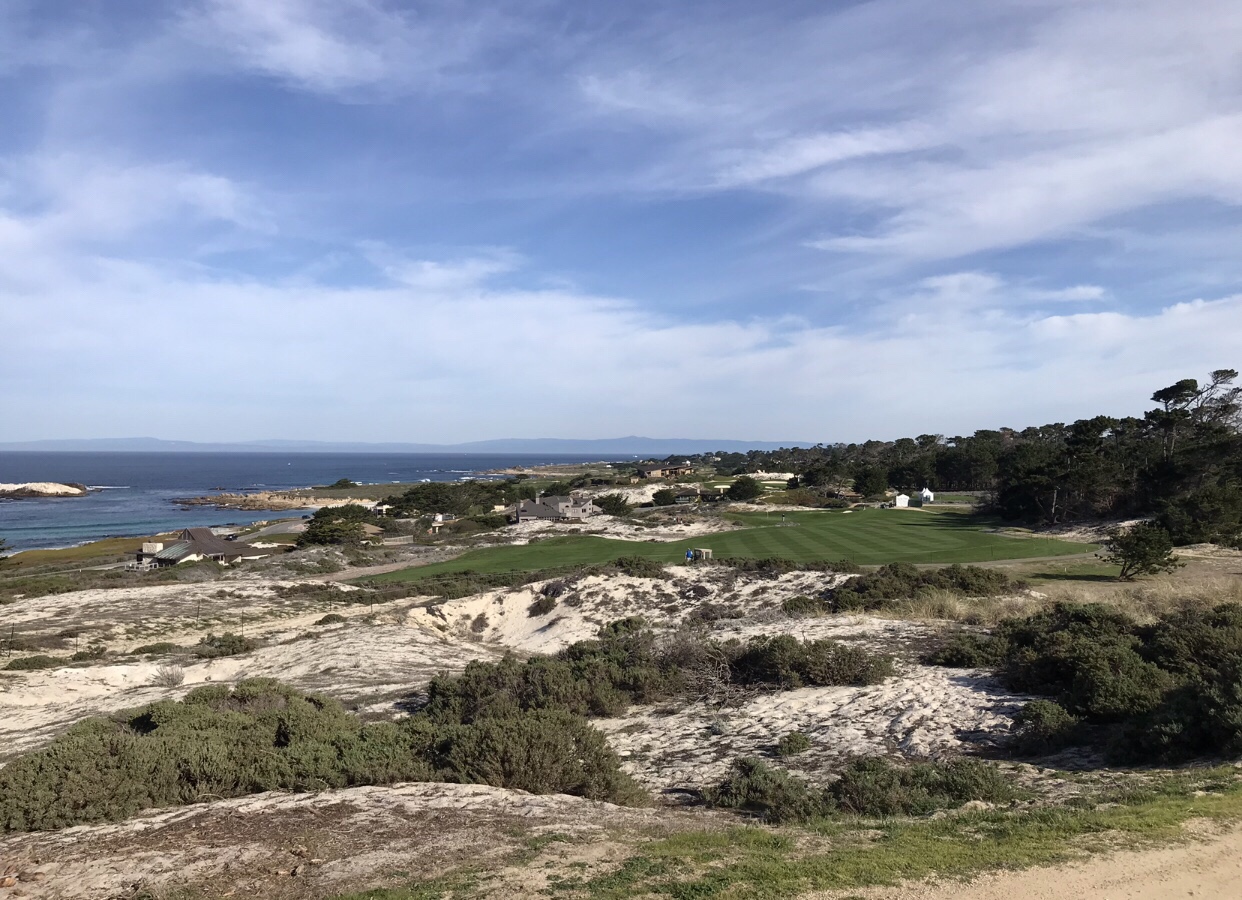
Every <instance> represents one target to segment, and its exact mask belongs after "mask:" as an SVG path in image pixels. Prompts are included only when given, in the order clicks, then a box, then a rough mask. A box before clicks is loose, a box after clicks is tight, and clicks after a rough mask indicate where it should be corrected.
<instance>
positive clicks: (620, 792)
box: [436, 710, 642, 802]
mask: <svg viewBox="0 0 1242 900" xmlns="http://www.w3.org/2000/svg"><path fill="white" fill-rule="evenodd" d="M436 753H437V760H438V761H439V763H440V771H441V774H442V775H443V776H444V777H445V778H446V779H447V780H450V781H461V782H466V783H479V784H491V785H495V786H496V787H504V788H513V789H516V790H521V791H529V792H531V793H534V794H546V793H562V794H575V795H577V796H580V797H586V798H588V799H591V800H609V801H612V802H636V801H637V800H639V799H640V798H641V797H642V790H641V789H640V788H639V787H638V786H637V785H636V784H635V783H634V782H633V780H632V779H630V777H629V776H628V775H626V774H625V773H623V772H622V771H621V768H620V763H619V761H618V759H617V756H616V754H615V753H613V752H612V750H611V749H610V748H609V747H608V743H607V741H606V740H605V739H604V736H603V735H602V734H601V733H600V732H599V731H596V730H595V729H594V728H592V727H591V726H590V725H588V724H587V723H586V722H585V721H584V720H583V719H581V718H580V717H578V716H575V715H572V714H570V713H567V712H564V711H561V710H542V711H538V712H532V713H530V714H528V715H524V716H517V717H508V718H500V719H487V720H484V721H481V722H477V723H475V724H473V725H467V726H459V727H455V728H450V729H449V730H448V732H447V734H446V735H445V736H444V737H443V738H441V740H440V743H439V744H438V746H437V750H436Z"/></svg>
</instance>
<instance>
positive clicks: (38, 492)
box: [0, 481, 90, 500]
mask: <svg viewBox="0 0 1242 900" xmlns="http://www.w3.org/2000/svg"><path fill="white" fill-rule="evenodd" d="M89 493H90V490H89V489H88V488H87V487H86V485H84V484H75V483H69V484H62V483H60V482H58V481H26V482H22V483H20V484H6V483H4V482H0V499H3V500H29V499H38V498H41V497H85V496H86V495H87V494H89Z"/></svg>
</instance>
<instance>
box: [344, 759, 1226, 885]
mask: <svg viewBox="0 0 1242 900" xmlns="http://www.w3.org/2000/svg"><path fill="white" fill-rule="evenodd" d="M1239 818H1242V783H1240V782H1239V780H1238V775H1237V772H1236V771H1235V770H1233V769H1232V768H1226V769H1206V770H1190V771H1186V772H1182V773H1178V774H1174V775H1166V776H1163V777H1160V778H1157V779H1152V780H1151V781H1150V782H1149V784H1148V786H1147V787H1146V788H1142V789H1133V790H1126V791H1123V792H1114V793H1104V794H1101V795H1100V796H1098V797H1096V798H1092V799H1090V800H1087V801H1086V804H1085V805H1070V806H1060V807H1039V808H1025V807H1018V808H1012V809H983V810H973V811H959V812H957V813H954V814H952V815H949V816H946V817H943V818H931V819H928V818H919V819H911V818H906V817H888V816H886V817H884V818H878V819H873V818H867V817H864V818H859V819H849V818H844V819H842V818H839V817H838V818H831V819H815V820H811V821H808V822H805V823H803V824H802V825H801V826H800V827H783V828H779V829H773V828H768V827H762V826H758V827H741V828H725V829H714V830H706V831H704V830H696V831H688V832H681V833H678V834H674V835H672V836H670V837H665V838H659V839H653V840H648V841H645V842H640V843H638V844H637V846H636V847H634V848H633V850H631V851H630V852H629V853H628V854H627V855H626V856H625V858H623V859H622V860H621V861H620V862H619V864H617V865H614V866H610V867H608V869H607V871H604V872H602V873H599V874H596V875H592V876H583V875H582V874H580V873H579V872H576V871H574V869H572V868H568V869H565V868H562V869H561V870H560V871H555V869H554V874H553V875H552V876H551V877H550V879H549V887H548V888H547V889H546V890H545V893H546V894H547V895H549V896H552V897H563V898H567V900H572V898H591V900H632V898H643V897H681V898H695V897H729V898H731V900H733V898H736V900H783V898H787V897H796V896H800V895H802V894H804V893H807V892H809V891H849V890H860V889H864V888H868V887H874V886H880V885H896V884H900V883H903V882H910V881H915V880H918V879H923V878H928V877H932V876H940V877H946V878H965V877H969V876H972V875H975V874H978V873H981V872H986V871H989V870H995V869H1020V868H1026V867H1031V866H1039V865H1052V864H1056V863H1062V862H1067V861H1070V860H1076V859H1081V858H1082V857H1084V856H1086V855H1088V854H1090V853H1093V852H1101V851H1113V850H1117V849H1119V848H1135V849H1138V848H1142V847H1146V846H1160V847H1167V846H1169V845H1170V844H1173V843H1177V842H1179V841H1184V840H1187V839H1188V834H1187V832H1186V831H1185V830H1184V829H1183V827H1182V826H1183V824H1184V823H1186V822H1188V821H1190V820H1192V819H1193V820H1195V821H1198V822H1215V823H1228V822H1234V821H1237V820H1238V819H1239ZM563 840H571V838H569V837H568V836H565V837H563ZM542 865H543V866H546V867H548V868H553V867H555V866H556V863H555V861H550V862H546V863H542ZM504 887H505V885H504V883H503V882H502V881H501V879H500V878H499V876H497V875H496V874H494V873H489V872H484V871H479V870H464V871H460V872H457V873H453V874H449V875H446V876H442V877H440V878H437V879H435V880H433V881H426V882H418V883H415V884H411V885H409V886H407V887H401V888H394V889H387V890H374V891H367V892H365V893H361V894H350V895H348V896H342V897H340V898H338V900H416V898H417V900H438V898H449V897H452V898H455V900H466V898H478V897H487V896H494V895H496V894H500V895H503V891H504Z"/></svg>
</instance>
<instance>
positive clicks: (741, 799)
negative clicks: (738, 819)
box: [703, 758, 835, 824]
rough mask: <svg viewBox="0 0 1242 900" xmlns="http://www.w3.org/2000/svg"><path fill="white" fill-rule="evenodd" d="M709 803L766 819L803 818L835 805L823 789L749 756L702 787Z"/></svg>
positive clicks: (821, 813) (825, 812) (823, 813)
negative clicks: (718, 778) (714, 783)
mask: <svg viewBox="0 0 1242 900" xmlns="http://www.w3.org/2000/svg"><path fill="white" fill-rule="evenodd" d="M703 799H704V800H705V801H706V802H707V803H708V805H710V806H718V807H723V808H724V809H736V810H739V811H742V812H749V813H753V814H756V815H759V816H761V817H763V818H764V819H766V820H767V821H769V822H773V823H776V824H779V823H782V822H805V821H807V820H808V819H815V818H820V817H822V816H827V815H830V814H831V813H832V812H833V810H834V808H835V805H834V804H833V802H832V799H831V797H830V796H829V795H827V794H826V793H824V792H823V791H814V790H812V789H811V788H809V787H808V786H807V783H806V782H805V781H803V780H802V779H800V778H795V777H794V776H792V775H790V774H789V773H788V772H786V771H785V770H783V769H774V768H772V767H771V766H769V765H767V764H766V763H763V762H760V761H759V760H757V759H753V758H744V759H739V760H737V761H736V762H734V763H733V768H732V769H731V770H730V771H729V774H728V775H727V776H725V779H724V780H723V781H722V782H721V783H720V784H718V785H716V786H714V787H709V788H707V789H705V790H704V791H703Z"/></svg>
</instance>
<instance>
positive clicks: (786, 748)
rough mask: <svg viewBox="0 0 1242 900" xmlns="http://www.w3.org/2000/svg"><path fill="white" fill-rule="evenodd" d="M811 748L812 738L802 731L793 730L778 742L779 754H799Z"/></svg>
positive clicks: (777, 752)
mask: <svg viewBox="0 0 1242 900" xmlns="http://www.w3.org/2000/svg"><path fill="white" fill-rule="evenodd" d="M810 749H811V739H810V738H809V737H807V736H806V735H805V734H803V733H802V732H801V731H791V732H789V734H787V735H785V736H784V737H783V738H781V739H780V740H779V741H777V742H776V755H777V756H797V755H798V754H799V753H805V752H806V751H808V750H810Z"/></svg>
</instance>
